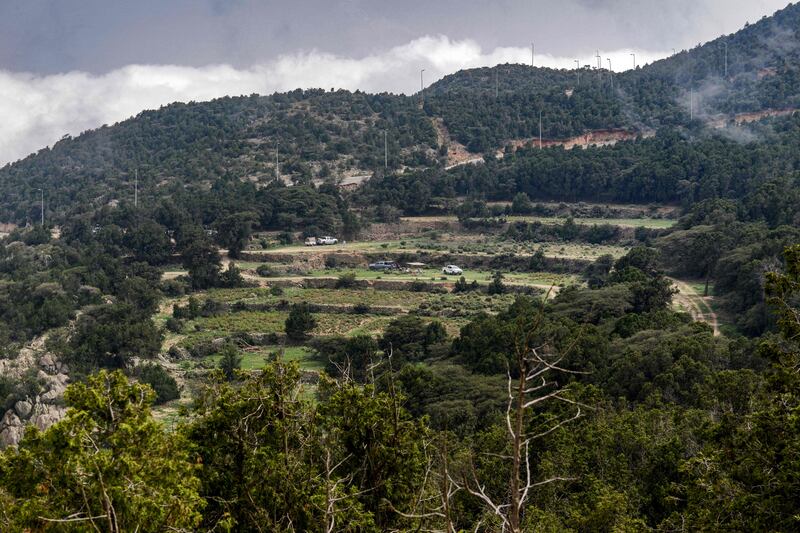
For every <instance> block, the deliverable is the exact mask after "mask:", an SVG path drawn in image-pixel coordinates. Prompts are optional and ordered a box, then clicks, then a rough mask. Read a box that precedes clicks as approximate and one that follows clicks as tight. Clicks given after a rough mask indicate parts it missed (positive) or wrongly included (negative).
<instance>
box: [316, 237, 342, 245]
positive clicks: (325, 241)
mask: <svg viewBox="0 0 800 533" xmlns="http://www.w3.org/2000/svg"><path fill="white" fill-rule="evenodd" d="M337 242H339V239H337V238H336V237H331V236H330V235H325V236H324V237H317V244H336V243H337Z"/></svg>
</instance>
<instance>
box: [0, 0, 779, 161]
mask: <svg viewBox="0 0 800 533" xmlns="http://www.w3.org/2000/svg"><path fill="white" fill-rule="evenodd" d="M786 3H787V1H786V0H668V1H666V0H636V1H631V0H527V1H525V0H495V1H487V0H383V1H382V0H369V1H368V0H295V1H290V2H277V1H269V0H227V1H226V0H136V1H128V0H0V165H2V164H3V163H6V162H8V161H12V160H15V159H17V158H20V157H23V156H24V155H26V154H28V153H30V152H32V151H35V150H37V149H39V148H42V147H44V146H46V145H51V144H52V143H53V142H55V141H56V140H58V139H59V138H60V137H61V136H62V135H64V134H67V133H69V134H72V135H76V134H78V133H80V132H81V131H84V130H86V129H89V128H94V127H97V126H100V125H102V124H104V123H113V122H116V121H119V120H123V119H125V118H127V117H129V116H131V115H134V114H136V113H138V112H139V111H141V110H143V109H149V108H153V107H158V106H160V105H163V104H167V103H170V102H173V101H176V100H182V101H187V100H205V99H210V98H214V97H217V96H223V95H226V94H229V95H238V94H250V93H254V92H257V93H271V92H273V91H276V90H279V91H282V90H287V89H293V88H296V87H303V88H306V87H325V88H330V87H337V88H339V87H342V88H347V89H357V88H359V89H363V90H368V91H392V92H406V93H410V92H413V91H415V90H417V89H418V84H419V69H420V68H425V75H426V79H425V83H426V84H428V83H430V82H433V81H435V80H436V79H438V78H440V77H441V76H443V75H445V74H449V73H451V72H454V71H456V70H458V69H460V68H466V67H475V66H483V65H494V64H496V63H504V62H522V63H529V62H530V43H531V42H535V44H536V63H537V64H539V65H542V64H543V65H546V66H554V67H570V66H572V65H574V63H573V60H574V59H576V58H579V59H581V63H582V64H588V63H591V62H592V61H593V60H592V56H594V54H595V50H596V49H599V50H600V53H601V55H602V56H603V58H606V57H610V58H611V59H612V66H613V67H614V70H622V69H625V68H630V66H631V64H632V61H631V58H630V56H629V55H628V54H629V53H630V52H631V51H635V52H636V53H637V59H638V63H639V64H643V63H645V62H648V61H652V60H654V59H658V58H660V57H664V56H665V55H668V54H669V53H671V50H672V49H673V48H676V49H678V50H680V49H683V48H690V47H693V46H694V45H696V44H698V43H701V42H704V41H707V40H709V39H713V38H715V37H717V36H719V35H721V34H727V33H732V32H734V31H736V30H738V29H739V28H740V27H742V26H743V25H744V24H745V23H746V22H755V21H757V20H758V19H759V18H761V17H762V16H764V15H770V14H772V13H773V12H774V11H775V10H777V9H780V8H782V7H785V5H786ZM605 64H606V63H605V60H604V66H605Z"/></svg>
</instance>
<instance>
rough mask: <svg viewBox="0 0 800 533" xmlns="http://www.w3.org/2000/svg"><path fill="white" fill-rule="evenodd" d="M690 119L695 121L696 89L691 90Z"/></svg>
mask: <svg viewBox="0 0 800 533" xmlns="http://www.w3.org/2000/svg"><path fill="white" fill-rule="evenodd" d="M689 119H690V120H694V87H692V88H690V89H689Z"/></svg>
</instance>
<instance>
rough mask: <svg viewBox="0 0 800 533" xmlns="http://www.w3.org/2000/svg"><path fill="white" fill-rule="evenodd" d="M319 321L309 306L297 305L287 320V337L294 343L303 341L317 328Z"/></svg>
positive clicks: (293, 307)
mask: <svg viewBox="0 0 800 533" xmlns="http://www.w3.org/2000/svg"><path fill="white" fill-rule="evenodd" d="M316 325H317V321H316V320H315V319H314V315H312V314H311V311H310V309H309V307H308V305H307V304H304V303H303V304H295V305H293V306H292V309H291V311H289V316H288V317H287V318H286V324H285V328H286V336H287V337H289V339H291V340H293V341H302V340H303V339H305V338H306V337H307V336H308V333H309V332H310V331H311V330H312V329H314V327H316Z"/></svg>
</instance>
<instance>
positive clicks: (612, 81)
mask: <svg viewBox="0 0 800 533" xmlns="http://www.w3.org/2000/svg"><path fill="white" fill-rule="evenodd" d="M606 61H608V78H609V80H611V90H612V91H613V90H614V71H613V70H611V58H610V57H607V58H606Z"/></svg>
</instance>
